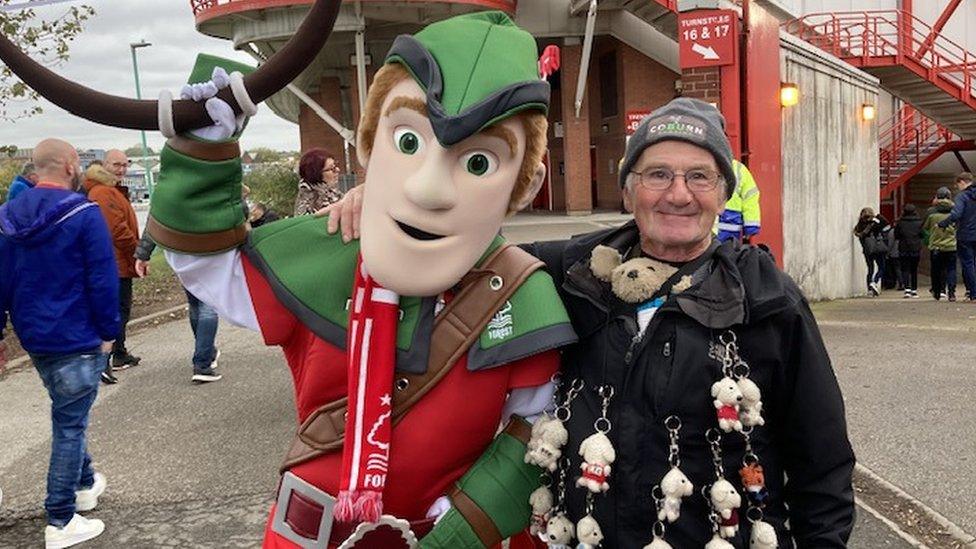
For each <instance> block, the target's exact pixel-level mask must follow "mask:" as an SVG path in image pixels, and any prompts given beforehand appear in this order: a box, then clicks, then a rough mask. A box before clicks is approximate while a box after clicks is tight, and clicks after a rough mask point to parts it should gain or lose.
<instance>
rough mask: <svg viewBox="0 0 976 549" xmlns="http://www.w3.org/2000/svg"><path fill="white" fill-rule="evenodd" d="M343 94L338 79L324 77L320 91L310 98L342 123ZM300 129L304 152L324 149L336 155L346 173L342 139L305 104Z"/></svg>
mask: <svg viewBox="0 0 976 549" xmlns="http://www.w3.org/2000/svg"><path fill="white" fill-rule="evenodd" d="M341 93H342V90H341V89H340V86H339V79H338V78H337V77H323V78H322V80H321V82H320V83H319V89H318V91H316V92H314V93H309V96H310V97H311V98H312V99H313V100H315V101H316V102H317V103H318V104H319V105H321V106H322V108H324V109H325V110H326V112H328V113H329V114H330V115H332V116H333V117H334V118H336V119H337V120H340V121H341V120H342V119H343V116H342V95H341ZM298 127H299V136H300V139H301V146H302V151H303V152H304V151H307V150H309V149H312V148H315V147H324V148H325V149H327V150H328V151H330V152H331V153H332V154H334V155H335V158H336V161H337V162H338V163H339V166H340V167H341V168H342V170H343V171H345V169H346V166H345V162H344V158H343V156H344V155H343V152H342V151H343V141H342V138H341V137H339V134H338V133H336V132H335V130H333V129H332V128H331V127H330V126H329V125H328V124H326V123H325V120H322V119H321V118H319V116H318V115H317V114H315V112H314V111H312V109H310V108H308V106H306V105H305V104H302V109H301V112H300V113H299V115H298Z"/></svg>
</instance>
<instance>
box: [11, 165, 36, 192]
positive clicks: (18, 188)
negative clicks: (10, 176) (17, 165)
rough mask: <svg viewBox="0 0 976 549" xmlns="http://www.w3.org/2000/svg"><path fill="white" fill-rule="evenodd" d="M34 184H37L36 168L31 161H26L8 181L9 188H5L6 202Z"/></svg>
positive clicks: (31, 187)
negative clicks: (18, 171)
mask: <svg viewBox="0 0 976 549" xmlns="http://www.w3.org/2000/svg"><path fill="white" fill-rule="evenodd" d="M34 185H37V169H35V168H34V163H33V162H28V163H26V164H24V167H23V169H21V170H20V173H19V174H17V177H15V178H14V180H13V181H12V182H11V183H10V189H8V190H7V202H10V201H11V200H13V199H14V198H17V195H19V194H20V193H22V192H24V191H26V190H27V189H33V188H34Z"/></svg>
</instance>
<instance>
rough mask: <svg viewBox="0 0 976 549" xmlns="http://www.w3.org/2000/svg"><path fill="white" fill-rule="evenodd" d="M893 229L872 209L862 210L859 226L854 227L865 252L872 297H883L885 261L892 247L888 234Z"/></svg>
mask: <svg viewBox="0 0 976 549" xmlns="http://www.w3.org/2000/svg"><path fill="white" fill-rule="evenodd" d="M890 230H891V227H889V226H888V220H887V219H885V218H884V216H882V215H881V214H877V215H875V213H874V210H873V209H871V208H862V209H861V214H860V216H859V217H858V220H857V225H855V226H854V236H856V237H857V239H858V240H859V241H860V242H861V251H862V252H864V262H865V263H867V266H868V276H867V283H868V292H870V293H871V295H874V296H879V295H881V280H882V278H883V277H884V272H885V260H886V259H887V257H888V252H889V247H890V246H891V244H890V242H889V239H888V234H889V231H890Z"/></svg>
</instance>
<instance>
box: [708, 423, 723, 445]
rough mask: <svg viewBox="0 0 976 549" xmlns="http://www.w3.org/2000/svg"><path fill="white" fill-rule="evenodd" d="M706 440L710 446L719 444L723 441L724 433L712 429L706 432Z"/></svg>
mask: <svg viewBox="0 0 976 549" xmlns="http://www.w3.org/2000/svg"><path fill="white" fill-rule="evenodd" d="M705 440H707V441H708V442H709V443H710V444H718V443H719V442H721V440H722V432H721V431H719V430H718V429H716V428H714V427H712V428H710V429H709V430H707V431H705Z"/></svg>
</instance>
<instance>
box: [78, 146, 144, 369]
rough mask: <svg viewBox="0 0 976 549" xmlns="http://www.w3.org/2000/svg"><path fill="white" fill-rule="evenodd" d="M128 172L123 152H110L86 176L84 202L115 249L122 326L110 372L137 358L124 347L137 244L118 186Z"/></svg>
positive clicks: (124, 192) (132, 216)
mask: <svg viewBox="0 0 976 549" xmlns="http://www.w3.org/2000/svg"><path fill="white" fill-rule="evenodd" d="M128 171H129V158H128V157H126V155H125V153H124V152H122V151H120V150H118V149H112V150H110V151H108V152H107V153H105V161H104V163H103V167H97V166H96V167H91V168H89V169H88V172H87V173H86V176H87V177H86V179H85V192H86V193H87V194H88V199H89V200H91V201H93V202H95V203H96V204H98V207H99V208H100V209H101V210H102V215H103V216H104V217H105V222H106V223H108V230H109V233H110V234H111V235H112V243H113V245H114V248H115V263H116V265H117V266H118V277H119V296H118V303H119V314H120V315H121V317H122V327H121V329H120V330H119V333H118V337H116V338H115V346H114V347H112V370H124V369H126V368H128V367H130V366H135V365H136V364H139V357H137V356H133V355H132V354H131V353H129V350H128V349H126V346H125V325H126V324H127V323H128V322H129V314H130V313H131V312H132V279H133V278H136V277H137V276H138V274H137V273H136V259H135V252H136V247H137V246H138V245H139V222H138V220H137V219H136V211H135V209H133V208H132V204H131V203H130V202H129V189H128V187H126V186H124V185H122V182H123V181H124V180H125V174H126V172H128ZM102 381H104V382H105V383H117V382H118V379H117V378H116V377H115V376H114V375H113V374H112V372H106V373H105V375H104V376H102Z"/></svg>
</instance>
